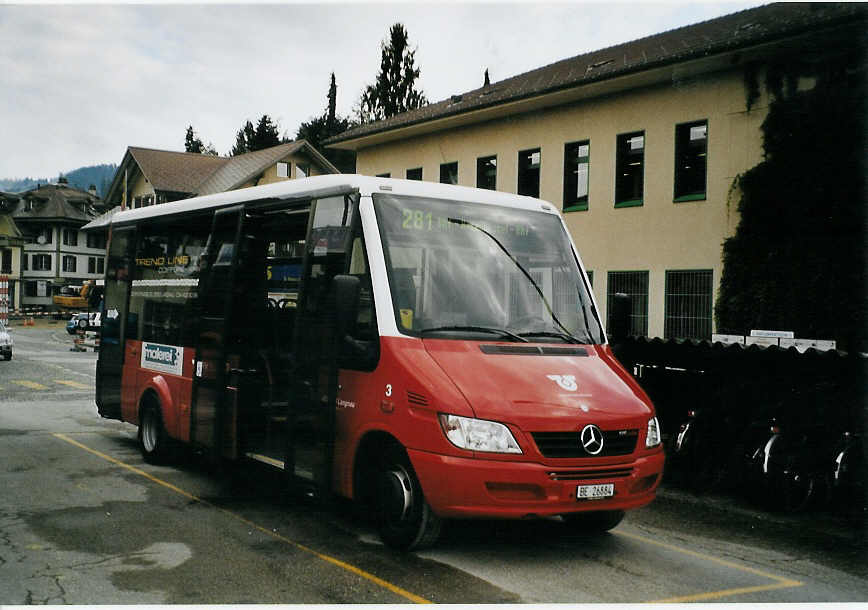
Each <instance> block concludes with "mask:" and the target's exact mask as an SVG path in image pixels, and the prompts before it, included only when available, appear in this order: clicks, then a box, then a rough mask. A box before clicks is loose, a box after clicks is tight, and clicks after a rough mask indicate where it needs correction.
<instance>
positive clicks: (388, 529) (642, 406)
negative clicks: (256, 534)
mask: <svg viewBox="0 0 868 610" xmlns="http://www.w3.org/2000/svg"><path fill="white" fill-rule="evenodd" d="M388 183H389V186H388V187H381V190H377V191H375V192H373V193H372V194H371V196H370V197H367V196H363V197H362V198H361V207H360V209H361V212H362V219H363V221H364V223H365V239H366V240H367V250H368V254H369V257H370V260H371V275H372V279H373V282H372V283H373V292H374V297H375V298H374V300H375V303H376V309H377V324H378V327H379V335H380V345H379V349H380V357H379V364H378V366H377V368H376V370H375V371H374V373H373V375H372V376H370V377H369V379H368V381H369V383H365V384H363V385H364V386H366V387H365V388H364V389H363V388H361V387H359V386H358V385H357V384H355V383H353V381H352V379H351V378H349V377H346V376H344V377H342V383H345V385H346V386H347V387H345V388H344V390H343V391H342V393H341V396H344V395H345V393H346V392H349V393H350V394H357V393H358V392H359V391H360V390H363V392H364V393H366V394H372V395H373V397H374V403H375V404H374V405H373V406H372V407H371V409H372V411H375V412H376V414H375V415H374V416H367V417H355V418H353V417H352V416H351V419H353V420H354V423H350V424H349V425H348V428H349V429H351V432H349V436H351V437H352V438H353V439H354V441H353V442H355V443H356V445H355V448H354V450H355V455H356V456H357V459H356V460H355V461H354V463H355V465H356V466H355V476H354V477H353V481H354V490H353V495H355V496H356V497H357V498H363V499H364V498H368V499H369V500H373V501H374V502H375V504H376V507H377V509H378V511H377V512H378V514H379V515H380V521H381V533H382V534H383V537H384V539H385V540H386V542H388V543H389V544H392V545H394V546H399V547H403V548H413V547H416V546H420V545H423V544H426V543H428V542H430V541H431V540H433V539H434V538H435V537H436V536H437V532H438V531H439V525H440V520H441V519H443V518H492V517H494V518H525V517H529V516H551V515H561V516H562V517H563V518H564V520H565V521H567V522H569V523H576V524H578V525H581V526H582V527H586V528H591V529H597V530H607V529H610V528H612V527H614V526H615V525H617V523H618V522H619V521H620V520H621V518H622V517H623V514H624V511H625V510H628V509H633V508H637V507H640V506H643V505H645V504H648V503H649V502H651V500H652V499H653V498H654V495H655V491H656V489H657V486H658V484H659V482H660V478H661V474H662V471H663V462H664V455H663V449H662V446H661V432H660V427H659V423H658V421H657V418H656V416H655V411H654V407H653V406H652V404H651V402H650V400H649V399H648V397H647V396H646V395H645V393H644V392H643V391H642V389H641V388H640V387H639V386H638V385H637V384H636V382H635V381H634V380H633V378H632V377H631V376H630V375H629V374H628V373H627V372H626V371H625V370H624V368H623V367H622V366H621V365H620V364H619V362H618V361H617V360H616V359H615V357H614V356H613V354H612V350H611V348H610V346H609V344H608V343H607V339H606V334H605V331H604V329H603V325H602V323H601V321H600V315H599V312H598V309H597V307H596V304H595V302H594V299H593V296H592V293H591V289H590V284H589V282H588V279H587V275H586V274H585V272H584V271H583V269H582V265H581V261H580V258H579V256H578V254H577V253H576V251H575V248H574V246H573V243H572V241H571V239H570V237H569V235H568V233H567V230H566V227H565V225H564V223H563V221H562V219H561V217H560V215H559V214H558V213H557V212H556V211H555V210H554V209H553V207H552V206H551V205H549V204H546V203H545V202H543V201H540V200H537V199H531V198H527V197H518V196H514V195H506V194H500V193H488V192H481V191H477V190H475V189H461V188H456V187H448V188H447V187H439V186H438V185H431V186H430V187H425V188H421V189H420V188H418V187H409V186H408V187H407V188H406V189H405V188H402V186H401V185H402V181H388ZM426 189H427V190H426ZM483 193H484V194H483ZM372 253H382V257H379V256H377V255H376V254H372ZM350 394H346V395H347V396H349V395H350ZM369 413H370V412H369ZM356 415H360V414H356ZM339 432H340V431H339Z"/></svg>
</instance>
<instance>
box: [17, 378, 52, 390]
mask: <svg viewBox="0 0 868 610" xmlns="http://www.w3.org/2000/svg"><path fill="white" fill-rule="evenodd" d="M12 383H14V384H17V385H20V386H24V387H25V388H30V389H31V390H47V389H48V386H47V385H42V384H41V383H36V382H35V381H27V380H26V379H13V380H12Z"/></svg>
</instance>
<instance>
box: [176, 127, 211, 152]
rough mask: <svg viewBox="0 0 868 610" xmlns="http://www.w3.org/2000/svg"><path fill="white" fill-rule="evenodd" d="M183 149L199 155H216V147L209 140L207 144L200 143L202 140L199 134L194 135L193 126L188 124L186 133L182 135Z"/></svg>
mask: <svg viewBox="0 0 868 610" xmlns="http://www.w3.org/2000/svg"><path fill="white" fill-rule="evenodd" d="M184 150H186V151H187V152H188V153H199V154H201V155H214V156H215V157H216V156H217V149H215V148H214V145H213V144H212V143H211V142H208V144H207V145H205V144H203V143H202V140H201V139H200V138H199V136H197V135H196V132H195V131H194V130H193V126H192V125H189V126H188V127H187V133H186V135H185V136H184Z"/></svg>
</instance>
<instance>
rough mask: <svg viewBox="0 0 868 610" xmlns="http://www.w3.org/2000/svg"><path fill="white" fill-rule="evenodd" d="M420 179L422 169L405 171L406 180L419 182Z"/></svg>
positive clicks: (416, 168)
mask: <svg viewBox="0 0 868 610" xmlns="http://www.w3.org/2000/svg"><path fill="white" fill-rule="evenodd" d="M421 179H422V168H421V167H415V168H413V169H408V170H407V180H421Z"/></svg>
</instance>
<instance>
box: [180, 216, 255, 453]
mask: <svg viewBox="0 0 868 610" xmlns="http://www.w3.org/2000/svg"><path fill="white" fill-rule="evenodd" d="M243 221H244V208H243V206H233V207H231V208H227V209H223V210H217V211H216V212H215V213H214V219H213V222H212V225H211V235H210V237H209V238H208V244H207V248H206V250H205V256H204V258H205V262H204V265H203V268H202V271H201V274H200V280H199V295H198V303H199V306H198V314H199V325H198V333H197V336H196V360H195V363H194V370H193V400H192V403H193V404H192V407H191V422H190V440H191V441H193V442H194V443H197V444H199V445H202V446H205V447H208V448H210V449H211V450H212V452H213V453H212V455H213V456H214V457H220V456H224V457H229V458H235V457H237V449H238V447H237V440H238V435H237V421H238V400H239V396H238V388H229V387H227V384H228V383H229V382H230V370H228V369H230V367H231V364H232V362H231V360H233V359H236V358H237V356H236V354H235V353H234V351H235V350H233V347H234V346H233V343H234V339H235V332H234V330H233V328H232V326H231V321H232V317H233V312H234V310H235V309H236V304H237V301H238V299H239V297H240V296H243V295H239V294H238V290H237V288H238V287H237V285H236V281H235V280H236V269H237V267H238V253H239V249H240V241H241V228H242V223H243ZM236 368H237V367H236Z"/></svg>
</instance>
